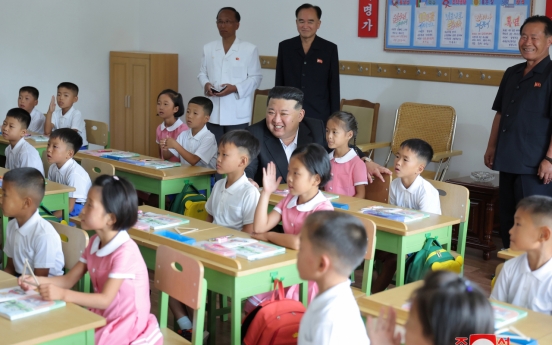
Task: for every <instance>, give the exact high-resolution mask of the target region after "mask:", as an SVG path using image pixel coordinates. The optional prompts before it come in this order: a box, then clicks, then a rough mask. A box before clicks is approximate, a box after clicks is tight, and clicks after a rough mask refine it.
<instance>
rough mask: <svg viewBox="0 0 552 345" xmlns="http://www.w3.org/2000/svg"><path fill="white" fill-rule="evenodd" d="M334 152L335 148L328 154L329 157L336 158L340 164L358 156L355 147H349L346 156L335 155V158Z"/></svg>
mask: <svg viewBox="0 0 552 345" xmlns="http://www.w3.org/2000/svg"><path fill="white" fill-rule="evenodd" d="M334 152H335V150H333V151H332V152H330V153H329V154H328V157H329V158H330V160H332V159H334V160H335V162H336V163H339V164H342V163H347V162H348V161H350V160H351V159H353V158H355V157H356V156H357V154H356V152H355V150H354V149H349V152H347V153H346V154H345V156H343V157H335V158H334Z"/></svg>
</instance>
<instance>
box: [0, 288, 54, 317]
mask: <svg viewBox="0 0 552 345" xmlns="http://www.w3.org/2000/svg"><path fill="white" fill-rule="evenodd" d="M14 289H15V288H14ZM63 306H65V302H64V301H45V300H43V299H42V297H40V295H39V294H34V295H30V296H29V295H24V296H20V297H19V298H18V299H12V300H9V301H4V302H0V316H2V317H4V318H6V319H8V320H17V319H22V318H24V317H27V316H31V315H35V314H39V313H44V312H47V311H49V310H52V309H56V308H60V307H63Z"/></svg>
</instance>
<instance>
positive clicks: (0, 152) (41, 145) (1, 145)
mask: <svg viewBox="0 0 552 345" xmlns="http://www.w3.org/2000/svg"><path fill="white" fill-rule="evenodd" d="M25 140H27V142H28V143H29V144H31V145H32V146H33V147H34V148H35V149H36V150H37V151H38V154H39V155H40V157H42V152H44V151H46V148H47V147H48V142H47V141H34V140H32V139H25ZM9 144H10V143H9V141H7V140H6V139H4V137H2V136H1V135H0V156H5V155H6V154H5V151H6V147H8V145H9Z"/></svg>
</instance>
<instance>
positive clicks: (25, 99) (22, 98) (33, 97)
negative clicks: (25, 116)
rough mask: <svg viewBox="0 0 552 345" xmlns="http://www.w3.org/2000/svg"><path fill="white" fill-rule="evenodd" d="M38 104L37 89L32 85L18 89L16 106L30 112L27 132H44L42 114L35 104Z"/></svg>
mask: <svg viewBox="0 0 552 345" xmlns="http://www.w3.org/2000/svg"><path fill="white" fill-rule="evenodd" d="M37 105H38V89H37V88H36V87H32V86H23V87H22V88H21V89H19V98H18V99H17V106H18V107H19V108H21V109H25V110H27V112H29V114H31V124H30V125H29V128H27V130H28V131H29V132H33V133H38V134H44V120H45V119H46V118H45V117H44V114H42V112H41V111H40V110H38V109H36V106H37Z"/></svg>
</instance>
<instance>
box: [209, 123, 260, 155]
mask: <svg viewBox="0 0 552 345" xmlns="http://www.w3.org/2000/svg"><path fill="white" fill-rule="evenodd" d="M226 144H234V145H235V146H236V147H237V148H238V149H240V150H244V151H246V152H247V155H248V156H249V161H250V162H251V160H252V159H254V158H256V157H257V156H258V155H259V152H260V150H261V145H260V143H259V140H258V139H257V138H255V136H253V134H251V133H250V132H249V131H246V130H245V129H238V130H234V131H230V132H227V133H225V134H224V135H223V136H222V137H221V138H220V140H219V146H222V145H226Z"/></svg>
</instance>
